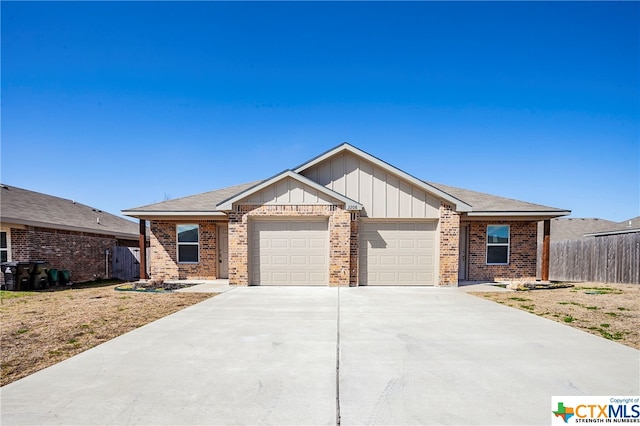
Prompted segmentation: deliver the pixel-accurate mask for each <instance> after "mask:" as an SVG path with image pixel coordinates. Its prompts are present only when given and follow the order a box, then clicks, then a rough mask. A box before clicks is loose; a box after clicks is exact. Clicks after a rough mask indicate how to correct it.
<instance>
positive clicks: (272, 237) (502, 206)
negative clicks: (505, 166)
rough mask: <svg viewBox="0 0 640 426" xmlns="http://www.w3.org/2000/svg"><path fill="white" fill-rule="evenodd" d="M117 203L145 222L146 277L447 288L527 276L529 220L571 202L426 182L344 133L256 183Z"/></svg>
mask: <svg viewBox="0 0 640 426" xmlns="http://www.w3.org/2000/svg"><path fill="white" fill-rule="evenodd" d="M123 213H124V214H125V215H128V216H132V217H136V218H138V219H140V220H141V224H142V225H144V224H145V221H147V220H149V221H150V222H151V224H150V225H151V226H150V232H151V236H150V240H151V255H150V262H151V277H152V278H161V279H215V278H227V277H228V278H229V282H230V284H235V285H331V286H338V285H341V286H347V285H352V286H354V285H440V286H451V285H457V283H458V281H459V280H499V279H535V277H536V257H537V256H536V237H537V224H538V222H539V221H547V222H548V221H549V220H550V219H551V218H554V217H559V216H564V215H567V214H569V213H570V212H569V211H567V210H563V209H557V208H552V207H546V206H541V205H537V204H531V203H527V202H523V201H517V200H511V199H507V198H502V197H496V196H493V195H489V194H483V193H479V192H474V191H469V190H465V189H460V188H454V187H451V186H447V185H442V184H436V183H431V182H425V181H422V180H419V179H417V178H415V177H413V176H411V175H409V174H407V173H405V172H403V171H402V170H400V169H398V168H396V167H393V166H392V165H390V164H387V163H385V162H384V161H382V160H380V159H378V158H376V157H374V156H372V155H370V154H368V153H366V152H364V151H361V150H359V149H358V148H355V147H353V146H351V145H349V144H346V143H345V144H342V145H340V146H338V147H336V148H334V149H332V150H329V151H327V152H325V153H324V154H321V155H320V156H318V157H316V158H314V159H312V160H310V161H308V162H306V163H304V164H302V165H301V166H298V167H296V168H295V169H291V170H287V171H284V172H282V173H280V174H278V175H276V176H273V177H271V178H269V179H266V180H264V181H259V182H252V183H247V184H244V185H238V186H234V187H229V188H225V189H221V190H217V191H212V192H207V193H204V194H199V195H194V196H190V197H185V198H180V199H175V200H169V201H165V202H161V203H157V204H152V205H148V206H142V207H137V208H132V209H129V210H125V211H123ZM140 229H146V227H145V226H140Z"/></svg>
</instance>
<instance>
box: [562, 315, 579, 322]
mask: <svg viewBox="0 0 640 426" xmlns="http://www.w3.org/2000/svg"><path fill="white" fill-rule="evenodd" d="M562 320H563V321H564V322H574V321H575V320H576V319H575V318H574V317H572V316H571V315H567V316H566V317H564V318H563V319H562Z"/></svg>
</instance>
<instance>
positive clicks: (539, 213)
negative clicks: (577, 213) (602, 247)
mask: <svg viewBox="0 0 640 426" xmlns="http://www.w3.org/2000/svg"><path fill="white" fill-rule="evenodd" d="M570 214H571V210H534V211H522V210H518V211H513V210H511V211H510V210H501V211H500V210H492V211H471V212H468V213H467V216H468V217H539V218H541V219H552V218H555V217H561V216H567V215H570Z"/></svg>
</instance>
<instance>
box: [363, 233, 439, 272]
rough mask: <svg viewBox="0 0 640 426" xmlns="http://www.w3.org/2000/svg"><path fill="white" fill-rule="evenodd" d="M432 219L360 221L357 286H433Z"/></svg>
mask: <svg viewBox="0 0 640 426" xmlns="http://www.w3.org/2000/svg"><path fill="white" fill-rule="evenodd" d="M435 236H436V223H435V222H362V223H361V224H360V285H434V284H435V251H436V250H435Z"/></svg>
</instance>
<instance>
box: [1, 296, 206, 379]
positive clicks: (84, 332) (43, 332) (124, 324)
mask: <svg viewBox="0 0 640 426" xmlns="http://www.w3.org/2000/svg"><path fill="white" fill-rule="evenodd" d="M115 286H116V285H108V286H102V287H99V288H95V287H94V288H80V289H64V290H62V291H46V292H5V291H3V292H2V299H1V304H0V322H1V323H2V328H1V330H0V339H1V342H2V353H1V355H0V360H1V368H2V375H1V378H0V386H4V385H6V384H8V383H11V382H13V381H16V380H18V379H20V378H22V377H25V376H28V375H30V374H33V373H35V372H36V371H38V370H41V369H43V368H46V367H49V366H51V365H53V364H56V363H58V362H60V361H63V360H65V359H67V358H69V357H72V356H73V355H76V354H78V353H80V352H83V351H86V350H87V349H90V348H92V347H94V346H97V345H99V344H100V343H103V342H106V341H107V340H111V339H113V338H114V337H117V336H120V335H121V334H124V333H126V332H128V331H131V330H133V329H135V328H138V327H141V326H143V325H145V324H148V323H150V322H152V321H155V320H157V319H159V318H162V317H164V316H166V315H169V314H172V313H174V312H176V311H179V310H181V309H184V308H186V307H187V306H191V305H193V304H195V303H198V302H200V301H202V300H204V299H207V298H209V297H212V296H214V295H215V294H213V293H169V292H167V293H139V292H119V291H115V289H114V287H115Z"/></svg>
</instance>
